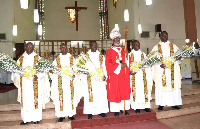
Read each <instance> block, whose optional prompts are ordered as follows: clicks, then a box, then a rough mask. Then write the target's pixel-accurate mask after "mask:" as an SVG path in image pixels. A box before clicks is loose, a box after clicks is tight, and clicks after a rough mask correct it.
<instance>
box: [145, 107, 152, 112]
mask: <svg viewBox="0 0 200 129" xmlns="http://www.w3.org/2000/svg"><path fill="white" fill-rule="evenodd" d="M143 110H144V111H146V112H151V110H150V109H148V108H145V109H143Z"/></svg>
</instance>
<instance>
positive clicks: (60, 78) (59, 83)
mask: <svg viewBox="0 0 200 129" xmlns="http://www.w3.org/2000/svg"><path fill="white" fill-rule="evenodd" d="M56 62H57V67H58V68H61V64H60V56H57V58H56ZM72 65H73V56H70V67H71V66H72ZM70 89H71V104H72V110H73V109H74V102H73V100H74V85H73V80H70ZM58 92H59V102H60V111H63V88H62V77H61V76H59V75H58Z"/></svg>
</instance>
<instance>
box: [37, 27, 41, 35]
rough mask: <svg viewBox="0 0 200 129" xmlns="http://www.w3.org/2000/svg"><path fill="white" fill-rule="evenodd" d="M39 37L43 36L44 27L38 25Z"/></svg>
mask: <svg viewBox="0 0 200 129" xmlns="http://www.w3.org/2000/svg"><path fill="white" fill-rule="evenodd" d="M38 35H42V25H38Z"/></svg>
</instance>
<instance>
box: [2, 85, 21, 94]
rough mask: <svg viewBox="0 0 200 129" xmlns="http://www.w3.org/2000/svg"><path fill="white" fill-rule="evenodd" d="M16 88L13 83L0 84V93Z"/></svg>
mask: <svg viewBox="0 0 200 129" xmlns="http://www.w3.org/2000/svg"><path fill="white" fill-rule="evenodd" d="M14 89H17V87H15V86H14V85H12V86H10V85H0V93H5V92H8V91H11V90H14Z"/></svg>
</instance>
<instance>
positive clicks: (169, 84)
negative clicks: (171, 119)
mask: <svg viewBox="0 0 200 129" xmlns="http://www.w3.org/2000/svg"><path fill="white" fill-rule="evenodd" d="M160 39H161V41H160V42H159V43H158V44H157V45H155V46H154V47H153V49H152V51H158V52H159V53H161V54H162V56H163V58H168V57H171V56H172V55H173V53H176V52H177V50H178V47H177V46H176V45H175V44H173V43H170V41H169V40H168V33H167V32H166V31H163V32H162V33H161V36H160ZM178 60H179V59H178ZM178 60H176V61H175V62H174V64H172V65H171V68H167V67H166V65H165V64H157V65H154V66H153V79H154V81H155V101H156V105H159V107H158V110H163V107H164V106H172V108H174V109H177V110H178V109H180V107H179V105H182V99H181V72H180V66H179V62H178Z"/></svg>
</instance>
